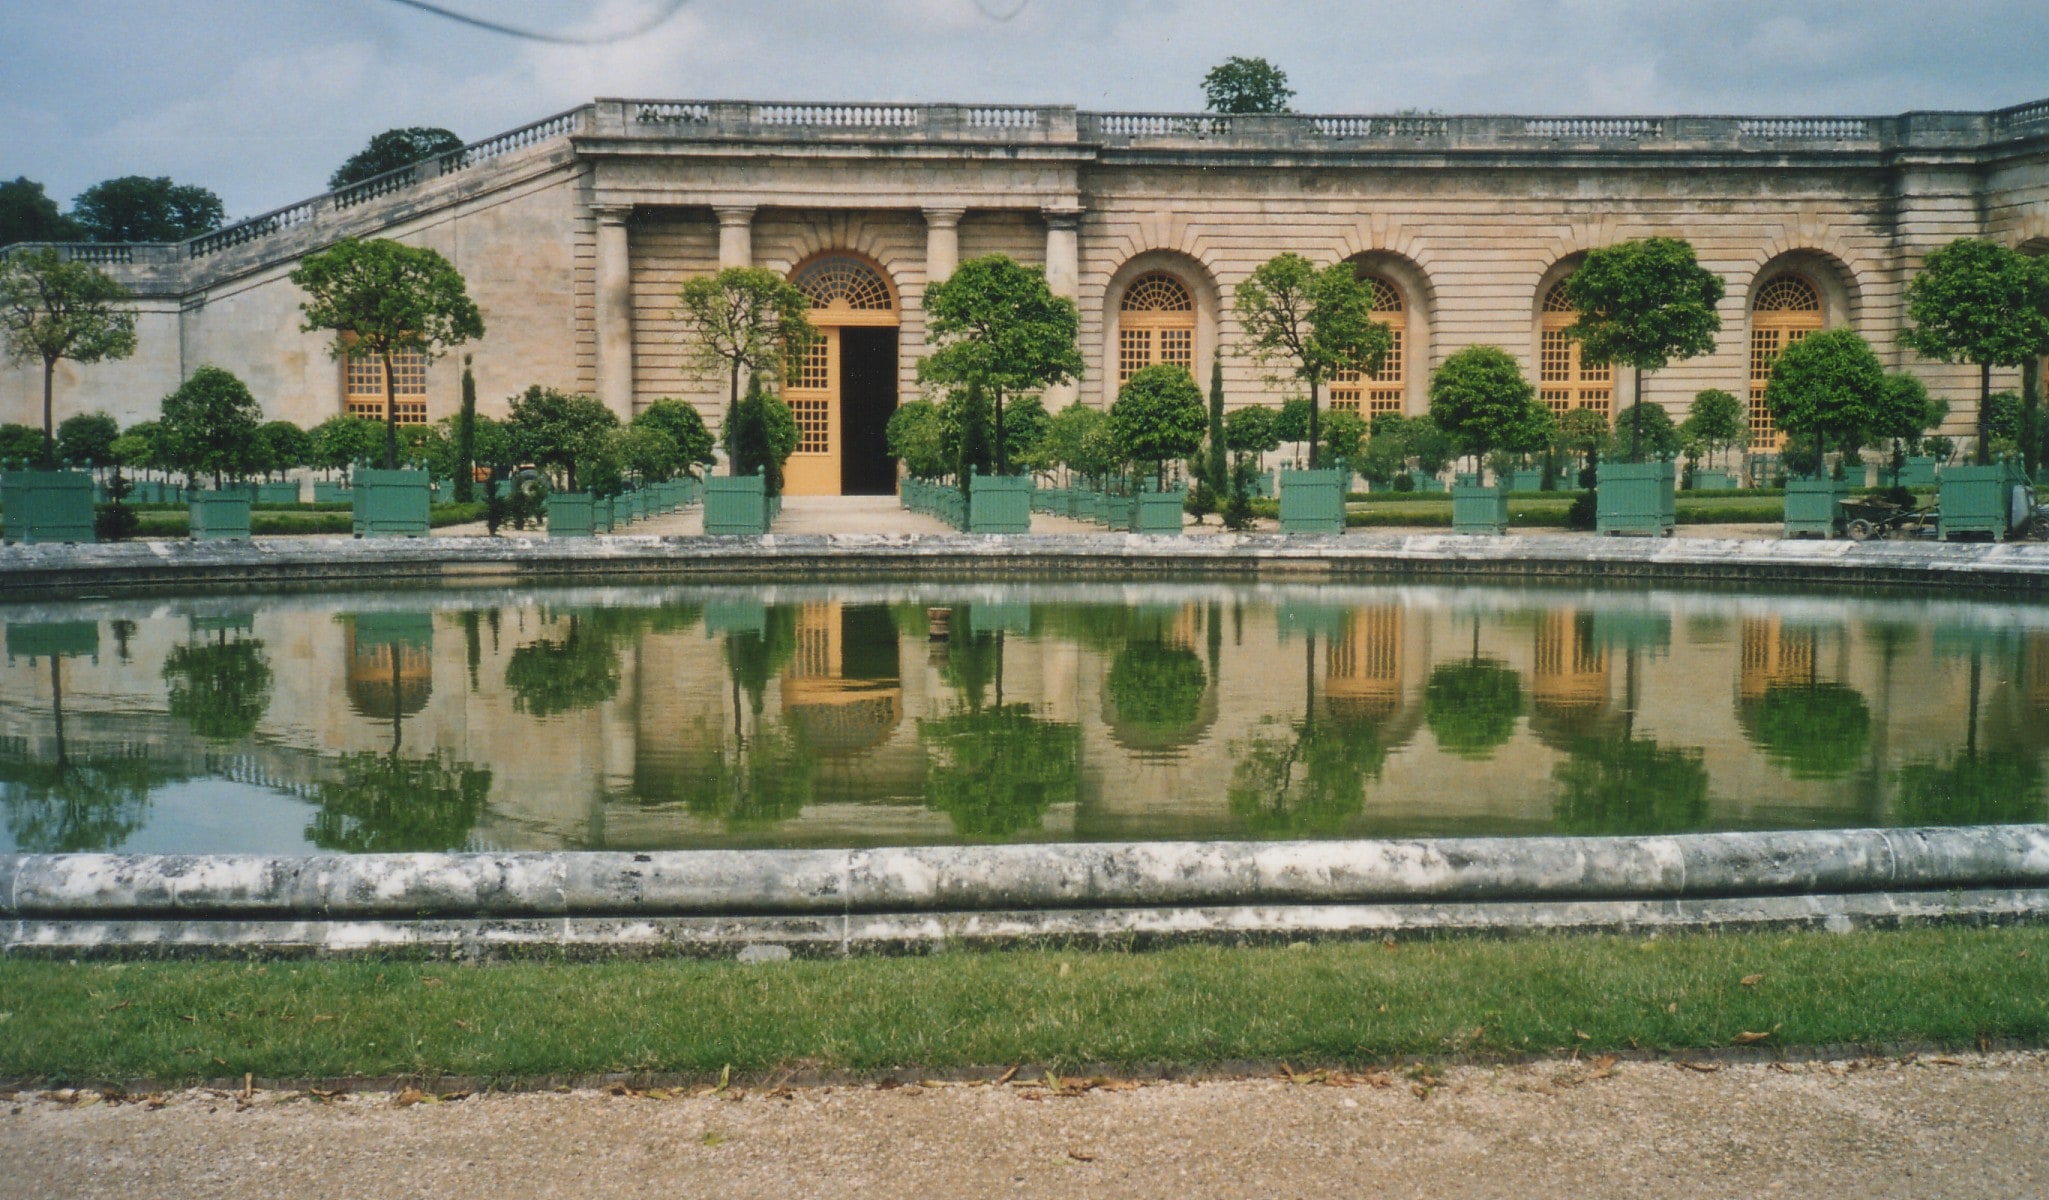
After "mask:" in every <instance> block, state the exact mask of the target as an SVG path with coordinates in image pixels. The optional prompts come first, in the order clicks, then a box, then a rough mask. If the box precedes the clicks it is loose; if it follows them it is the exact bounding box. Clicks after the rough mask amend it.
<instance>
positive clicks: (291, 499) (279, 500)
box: [256, 479, 299, 504]
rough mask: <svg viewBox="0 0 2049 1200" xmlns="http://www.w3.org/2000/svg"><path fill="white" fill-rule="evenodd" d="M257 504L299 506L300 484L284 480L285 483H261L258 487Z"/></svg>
mask: <svg viewBox="0 0 2049 1200" xmlns="http://www.w3.org/2000/svg"><path fill="white" fill-rule="evenodd" d="M256 502H257V503H258V504H297V503H298V502H299V484H298V482H297V481H296V480H291V479H287V480H284V481H283V482H276V481H273V482H271V483H259V484H257V485H256Z"/></svg>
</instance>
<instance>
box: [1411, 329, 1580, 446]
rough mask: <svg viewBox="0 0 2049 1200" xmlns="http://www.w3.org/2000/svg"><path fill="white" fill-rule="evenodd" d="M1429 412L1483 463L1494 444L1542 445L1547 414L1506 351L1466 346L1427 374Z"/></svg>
mask: <svg viewBox="0 0 2049 1200" xmlns="http://www.w3.org/2000/svg"><path fill="white" fill-rule="evenodd" d="M1430 417H1431V419H1432V420H1433V421H1435V422H1436V423H1437V427H1438V428H1439V429H1442V430H1443V431H1444V432H1445V433H1447V434H1449V435H1450V436H1451V439H1452V441H1453V442H1454V443H1456V444H1457V445H1458V446H1459V448H1460V449H1462V450H1464V451H1465V452H1466V453H1467V454H1470V455H1472V456H1473V458H1475V459H1476V460H1478V461H1480V462H1482V463H1484V462H1485V461H1486V459H1487V456H1488V455H1489V454H1491V453H1492V452H1493V451H1495V450H1497V449H1519V448H1522V447H1525V446H1529V445H1542V444H1543V442H1544V440H1545V436H1544V435H1545V434H1546V433H1547V432H1548V426H1549V424H1550V418H1551V414H1550V410H1549V409H1547V408H1544V407H1543V406H1542V405H1540V404H1538V403H1537V389H1536V388H1534V387H1532V386H1531V385H1530V381H1529V380H1527V379H1525V378H1523V372H1522V368H1521V367H1519V366H1517V365H1516V361H1515V359H1514V358H1513V357H1511V356H1510V355H1509V353H1508V352H1507V351H1506V350H1503V349H1501V348H1500V347H1499V346H1468V347H1466V348H1465V349H1463V350H1460V351H1458V352H1457V353H1455V354H1453V355H1452V356H1451V357H1449V358H1447V359H1445V360H1444V363H1443V365H1442V366H1440V367H1438V368H1437V370H1436V371H1434V372H1433V373H1432V374H1431V376H1430Z"/></svg>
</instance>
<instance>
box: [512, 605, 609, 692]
mask: <svg viewBox="0 0 2049 1200" xmlns="http://www.w3.org/2000/svg"><path fill="white" fill-rule="evenodd" d="M588 624H590V617H589V616H587V615H585V614H582V613H574V612H573V613H570V614H569V616H568V625H569V629H568V632H567V633H566V634H565V636H563V637H562V638H561V639H559V640H558V639H555V638H551V637H543V638H537V639H535V640H534V641H532V642H529V643H527V644H526V645H524V646H520V647H518V648H517V649H515V650H514V651H513V652H512V655H511V657H509V658H508V659H507V660H506V662H505V686H506V687H507V688H509V689H511V691H512V707H513V711H515V712H523V713H528V714H531V715H533V716H535V717H552V716H555V715H557V714H559V713H566V712H577V711H579V710H582V709H586V708H590V707H593V706H595V705H599V704H603V703H604V702H605V701H607V700H610V699H611V698H612V697H613V696H615V695H617V694H618V692H619V647H618V645H617V644H616V643H615V642H614V641H613V639H612V638H611V637H609V636H607V631H606V630H605V629H604V628H603V627H602V626H600V627H599V628H596V629H586V628H585V626H586V625H588Z"/></svg>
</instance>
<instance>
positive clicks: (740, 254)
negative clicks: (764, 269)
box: [712, 204, 754, 271]
mask: <svg viewBox="0 0 2049 1200" xmlns="http://www.w3.org/2000/svg"><path fill="white" fill-rule="evenodd" d="M712 212H713V213H714V214H716V215H717V217H718V219H719V270H721V271H724V270H728V269H730V268H733V267H751V266H753V265H754V206H753V205H751V204H750V205H744V206H732V207H721V208H714V209H712Z"/></svg>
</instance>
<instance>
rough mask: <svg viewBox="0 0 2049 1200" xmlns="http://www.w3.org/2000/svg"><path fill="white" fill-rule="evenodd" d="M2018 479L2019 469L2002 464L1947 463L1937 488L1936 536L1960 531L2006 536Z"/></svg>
mask: <svg viewBox="0 0 2049 1200" xmlns="http://www.w3.org/2000/svg"><path fill="white" fill-rule="evenodd" d="M2019 482H2020V472H2019V471H2017V470H2015V469H2014V468H2012V467H2009V466H2005V465H2002V464H1994V465H1992V466H1989V467H1944V468H1943V471H1942V478H1941V481H1940V482H1939V484H1938V491H1937V501H1936V503H1937V504H1938V505H1939V507H1940V513H1939V515H1938V517H1937V520H1936V523H1935V528H1936V534H1937V536H1939V537H1941V538H1942V539H1944V540H1945V541H1947V540H1948V539H1950V538H1953V537H1956V536H1958V535H1959V534H1969V535H1972V536H1976V535H1978V534H1985V535H1986V536H1988V537H1993V538H1999V537H2004V536H2006V522H2007V517H2008V515H2009V506H2010V505H2011V504H2012V494H2011V493H2012V490H2013V486H2014V485H2015V484H2017V483H2019Z"/></svg>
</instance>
